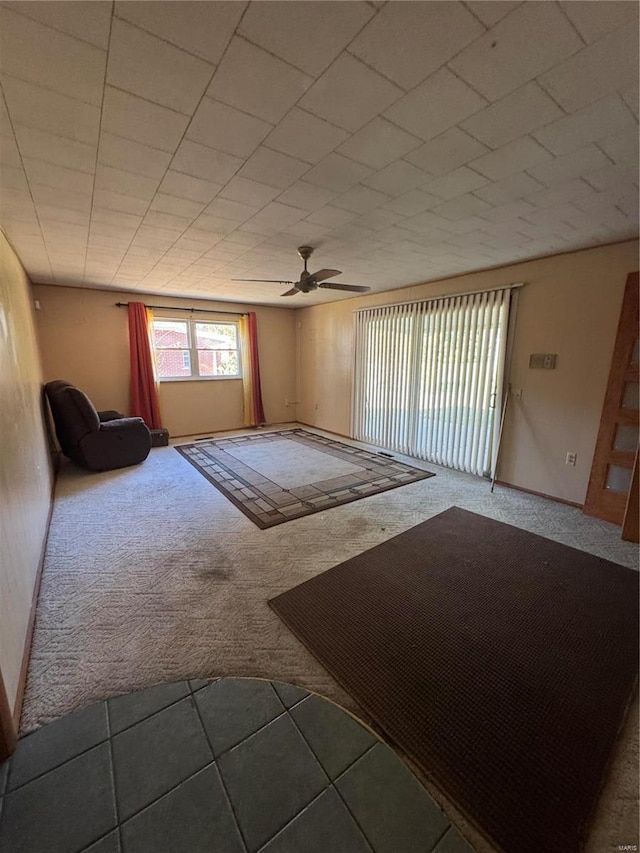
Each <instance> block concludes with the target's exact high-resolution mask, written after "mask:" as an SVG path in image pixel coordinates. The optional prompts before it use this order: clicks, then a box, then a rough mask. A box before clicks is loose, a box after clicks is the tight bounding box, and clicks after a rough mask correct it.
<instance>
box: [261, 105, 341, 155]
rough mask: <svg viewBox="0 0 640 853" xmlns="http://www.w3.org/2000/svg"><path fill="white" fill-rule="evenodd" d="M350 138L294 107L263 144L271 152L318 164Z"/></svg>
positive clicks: (339, 130) (338, 129)
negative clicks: (270, 149)
mask: <svg viewBox="0 0 640 853" xmlns="http://www.w3.org/2000/svg"><path fill="white" fill-rule="evenodd" d="M348 136H349V134H348V133H347V131H346V130H342V128H339V127H336V126H335V125H333V124H329V122H327V121H324V119H321V118H317V117H316V116H314V115H311V113H306V112H304V110H301V109H298V108H297V107H294V108H293V109H292V110H291V111H290V112H289V113H288V114H287V115H286V116H285V118H284V119H283V120H282V121H281V122H280V124H279V125H278V126H277V127H276V128H275V130H272V131H271V133H270V134H269V136H267V138H266V139H265V141H264V143H265V145H267V146H268V147H269V148H274V149H275V150H276V151H281V152H282V153H283V154H288V155H289V156H290V157H297V158H298V159H299V160H304V161H305V163H310V164H312V165H313V164H315V163H318V162H319V161H320V160H322V158H323V157H326V156H327V154H330V153H331V152H332V151H333V150H334V148H336V147H337V146H338V145H340V143H341V142H344V140H345V139H347V137H348Z"/></svg>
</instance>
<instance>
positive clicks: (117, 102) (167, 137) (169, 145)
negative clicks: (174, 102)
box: [102, 86, 189, 152]
mask: <svg viewBox="0 0 640 853" xmlns="http://www.w3.org/2000/svg"><path fill="white" fill-rule="evenodd" d="M188 121H189V120H188V118H187V117H186V116H183V115H181V114H180V113H177V112H174V111H173V110H170V109H167V108H166V107H161V106H158V105H157V104H152V103H150V102H149V101H144V100H142V99H141V98H137V97H135V96H134V95H129V94H127V93H126V92H120V91H119V90H118V89H114V88H113V87H112V86H106V87H105V93H104V106H103V110H102V128H103V130H105V131H106V132H107V133H112V134H114V135H116V136H123V137H125V138H126V139H132V140H133V141H134V142H140V143H142V144H143V145H149V146H151V147H154V148H160V149H161V150H162V151H170V152H173V151H175V149H176V148H177V146H178V143H179V142H180V140H181V139H182V136H183V134H184V131H185V130H186V127H187V124H188Z"/></svg>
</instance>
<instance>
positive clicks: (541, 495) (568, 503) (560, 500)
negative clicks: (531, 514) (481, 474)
mask: <svg viewBox="0 0 640 853" xmlns="http://www.w3.org/2000/svg"><path fill="white" fill-rule="evenodd" d="M496 486H504V487H505V488H506V489H515V490H516V492H524V493H525V494H526V495H534V496H535V497H536V498H546V500H548V501H555V503H557V504H564V505H565V506H574V507H575V508H576V509H583V506H584V505H583V504H579V503H576V502H575V501H567V500H565V499H564V498H556V497H554V496H553V495H547V494H545V493H544V492H534V491H533V489H525V488H524V486H514V485H513V483H505V482H504V480H496Z"/></svg>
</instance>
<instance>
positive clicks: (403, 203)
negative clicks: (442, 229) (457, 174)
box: [383, 190, 442, 216]
mask: <svg viewBox="0 0 640 853" xmlns="http://www.w3.org/2000/svg"><path fill="white" fill-rule="evenodd" d="M441 201H442V199H441V198H437V197H436V196H433V195H429V193H427V192H423V191H422V190H411V192H408V193H405V194H404V195H401V196H398V198H394V199H392V200H391V201H388V202H386V203H385V204H384V205H383V207H384V209H385V210H391V211H393V212H394V213H400V214H402V215H403V216H415V215H416V214H418V213H423V212H424V211H425V210H429V208H431V207H435V206H436V205H437V204H440V202H441Z"/></svg>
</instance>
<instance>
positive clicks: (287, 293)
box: [280, 287, 299, 296]
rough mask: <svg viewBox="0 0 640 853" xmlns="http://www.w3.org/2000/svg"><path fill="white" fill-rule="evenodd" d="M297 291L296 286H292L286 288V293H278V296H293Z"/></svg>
mask: <svg viewBox="0 0 640 853" xmlns="http://www.w3.org/2000/svg"><path fill="white" fill-rule="evenodd" d="M298 292H299V291H298V289H297V288H295V287H292V288H291V290H287V292H286V293H281V294H280V296H295V295H296V293H298Z"/></svg>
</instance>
